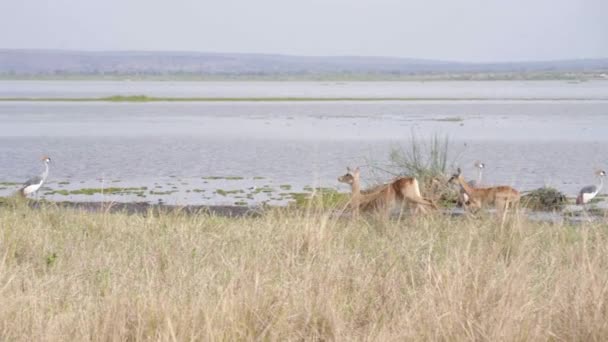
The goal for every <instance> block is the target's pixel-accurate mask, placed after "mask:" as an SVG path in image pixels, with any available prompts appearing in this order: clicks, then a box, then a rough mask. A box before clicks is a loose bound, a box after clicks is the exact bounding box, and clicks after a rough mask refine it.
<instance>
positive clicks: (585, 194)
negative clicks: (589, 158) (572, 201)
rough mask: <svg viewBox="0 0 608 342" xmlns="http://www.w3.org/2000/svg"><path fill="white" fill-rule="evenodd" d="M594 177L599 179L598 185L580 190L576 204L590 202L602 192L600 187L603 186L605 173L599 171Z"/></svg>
mask: <svg viewBox="0 0 608 342" xmlns="http://www.w3.org/2000/svg"><path fill="white" fill-rule="evenodd" d="M595 175H596V176H597V177H598V178H599V179H600V184H599V185H597V186H595V185H589V186H586V187H584V188H582V189H581V191H580V192H579V193H578V197H576V204H587V203H589V201H591V200H592V199H593V198H594V197H595V196H597V194H598V193H599V192H600V191H602V187H603V186H604V176H606V171H604V170H600V171H597V172H596V173H595Z"/></svg>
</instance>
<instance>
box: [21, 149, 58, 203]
mask: <svg viewBox="0 0 608 342" xmlns="http://www.w3.org/2000/svg"><path fill="white" fill-rule="evenodd" d="M42 162H43V163H44V172H42V174H41V175H40V176H36V177H33V178H30V179H28V180H27V181H26V182H25V183H23V186H22V187H21V189H19V193H20V194H21V196H23V197H25V196H27V195H29V194H33V193H35V192H36V191H38V189H40V187H41V186H42V184H44V182H45V181H46V177H48V175H49V163H50V162H51V158H49V157H47V156H44V157H42Z"/></svg>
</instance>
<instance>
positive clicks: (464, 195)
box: [460, 161, 486, 204]
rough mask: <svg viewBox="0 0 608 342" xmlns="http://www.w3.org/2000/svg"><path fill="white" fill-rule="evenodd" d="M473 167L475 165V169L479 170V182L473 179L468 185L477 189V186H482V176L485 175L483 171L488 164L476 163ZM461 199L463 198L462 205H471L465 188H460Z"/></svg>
mask: <svg viewBox="0 0 608 342" xmlns="http://www.w3.org/2000/svg"><path fill="white" fill-rule="evenodd" d="M473 165H475V167H476V168H477V181H475V180H474V179H472V180H470V181H469V182H468V183H469V185H470V186H472V187H477V186H480V185H481V176H482V173H483V169H484V168H485V167H486V164H484V163H482V162H480V161H476V162H475V164H473ZM460 197H461V201H462V204H467V203H469V195H467V193H466V192H465V191H464V189H463V188H460Z"/></svg>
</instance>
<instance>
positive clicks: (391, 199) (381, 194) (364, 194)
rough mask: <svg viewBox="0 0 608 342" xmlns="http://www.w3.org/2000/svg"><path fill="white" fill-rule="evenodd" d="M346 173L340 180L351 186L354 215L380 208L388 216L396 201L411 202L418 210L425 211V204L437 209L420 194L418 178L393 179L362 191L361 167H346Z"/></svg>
mask: <svg viewBox="0 0 608 342" xmlns="http://www.w3.org/2000/svg"><path fill="white" fill-rule="evenodd" d="M346 171H347V172H346V174H345V175H343V176H341V177H339V178H338V181H339V182H341V183H345V184H348V185H350V186H351V191H352V195H351V201H350V205H351V207H352V209H353V215H354V216H357V215H358V213H359V210H360V209H361V210H364V211H369V210H378V211H382V212H384V214H385V215H386V216H388V214H389V213H390V209H391V207H392V206H393V204H394V203H396V202H399V203H403V202H409V203H413V204H415V205H416V211H418V210H422V211H424V210H425V209H424V206H430V207H432V208H434V209H437V206H436V205H435V204H434V203H433V202H431V201H429V200H427V199H424V198H423V197H422V196H421V195H420V188H419V186H418V180H416V178H413V177H402V178H398V179H395V180H393V181H392V182H390V183H388V184H383V185H379V186H376V187H374V188H372V189H369V190H366V191H361V178H360V171H359V168H356V169H354V170H351V169H350V168H346Z"/></svg>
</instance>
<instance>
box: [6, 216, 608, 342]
mask: <svg viewBox="0 0 608 342" xmlns="http://www.w3.org/2000/svg"><path fill="white" fill-rule="evenodd" d="M508 221H509V222H507V223H504V224H501V223H500V222H497V221H496V219H495V218H493V217H489V216H488V217H487V218H466V217H462V218H453V217H447V216H441V215H436V216H430V217H424V218H419V219H416V220H413V219H411V218H406V219H403V220H401V221H398V220H394V221H391V222H380V221H376V220H374V219H373V218H369V217H368V218H363V219H361V220H359V221H351V220H349V219H345V218H338V217H337V216H336V215H333V214H331V213H330V211H323V210H319V211H308V212H306V211H287V210H277V211H271V212H269V213H268V214H266V215H263V216H261V217H257V218H236V219H229V218H218V217H213V216H209V215H205V214H200V215H185V214H160V215H152V214H151V213H150V214H148V215H126V214H104V213H84V212H78V211H75V210H69V209H60V208H56V207H53V206H49V207H46V208H41V209H30V208H28V207H26V206H19V205H17V206H12V207H11V206H4V207H1V208H0V224H1V230H0V303H2V304H1V305H0V340H2V341H19V340H22V341H30V340H38V341H41V340H47V341H70V340H73V341H78V340H131V341H136V340H260V339H261V340H382V341H390V340H405V339H413V340H449V341H453V340H488V341H496V340H511V341H512V340H537V341H542V340H579V341H590V340H603V339H604V338H605V336H608V307H607V303H606V299H607V290H608V226H607V225H606V224H605V223H602V224H593V225H592V224H589V225H584V226H576V227H570V226H562V225H552V224H548V223H532V222H528V221H525V220H524V219H521V218H518V217H511V218H510V219H509V220H508Z"/></svg>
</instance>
